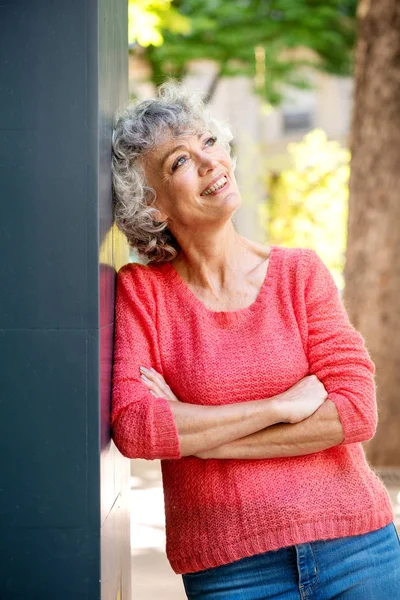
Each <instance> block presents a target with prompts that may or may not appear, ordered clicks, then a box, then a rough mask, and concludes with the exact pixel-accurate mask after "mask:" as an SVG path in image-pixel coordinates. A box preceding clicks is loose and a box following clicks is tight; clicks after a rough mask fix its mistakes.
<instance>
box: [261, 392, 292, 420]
mask: <svg viewBox="0 0 400 600" xmlns="http://www.w3.org/2000/svg"><path fill="white" fill-rule="evenodd" d="M266 402H268V403H269V404H270V408H271V414H272V417H273V419H274V424H277V423H290V414H289V408H290V403H289V402H287V401H286V402H285V401H284V399H283V394H277V395H276V396H273V397H272V398H268V399H267V400H266Z"/></svg>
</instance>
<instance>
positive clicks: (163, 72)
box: [130, 0, 357, 104]
mask: <svg viewBox="0 0 400 600" xmlns="http://www.w3.org/2000/svg"><path fill="white" fill-rule="evenodd" d="M145 1H146V0H130V6H132V5H135V4H138V3H140V4H143V3H144V2H145ZM147 2H150V0H147ZM154 3H157V2H155V0H154ZM158 3H162V0H158ZM166 3H168V1H167V0H165V2H164V3H163V4H164V5H165V4H166ZM356 3H357V2H356V0H330V2H329V3H328V2H327V1H326V0H175V1H173V2H172V4H171V8H170V9H169V10H170V11H171V10H172V11H174V12H173V13H171V14H172V17H171V18H172V21H173V20H174V18H175V17H176V16H177V15H180V16H181V17H182V18H184V19H185V21H184V23H185V27H186V29H184V30H183V29H182V30H181V31H177V30H176V28H175V29H174V28H173V27H171V26H170V24H168V23H167V22H165V23H164V24H163V23H162V22H161V21H159V33H160V35H162V37H163V44H162V45H161V44H159V43H156V44H153V45H149V47H148V51H147V53H148V58H149V60H150V61H151V63H152V66H153V74H154V82H155V83H156V84H157V85H158V84H160V83H162V81H164V80H165V79H166V78H168V77H170V76H174V77H177V78H180V77H182V76H183V75H184V74H185V72H186V67H187V64H188V62H189V61H190V60H193V59H198V58H204V59H212V60H214V61H216V62H217V63H218V65H219V69H220V71H219V74H220V75H221V76H222V75H232V74H236V73H242V74H246V75H249V76H254V75H255V71H256V61H255V55H254V52H255V47H261V48H263V49H264V51H265V65H264V73H265V75H264V77H263V81H262V83H261V85H258V86H257V92H258V93H259V94H261V95H262V96H263V97H264V98H265V99H266V100H267V101H268V102H269V103H270V104H278V103H279V102H280V101H281V99H282V96H281V89H282V84H287V83H289V84H291V85H303V86H304V85H306V80H305V78H304V77H303V78H301V79H300V80H299V77H300V75H299V73H301V71H299V68H301V67H302V66H305V65H312V66H315V67H316V68H318V69H321V70H324V71H326V72H329V73H335V74H338V75H347V74H349V73H350V72H351V63H352V49H353V46H354V43H355V12H356ZM152 10H153V9H152ZM157 10H158V9H157ZM153 12H154V10H153ZM161 12H162V11H161ZM158 13H160V11H159V10H158ZM164 13H165V11H164ZM174 15H175V16H174ZM189 23H190V27H189V26H188V24H189ZM178 29H179V28H178ZM297 48H308V49H310V50H312V51H313V53H312V54H313V55H315V58H310V59H309V60H304V59H301V58H298V57H296V56H295V55H294V53H293V52H292V53H290V54H288V50H294V49H297ZM310 54H311V53H310Z"/></svg>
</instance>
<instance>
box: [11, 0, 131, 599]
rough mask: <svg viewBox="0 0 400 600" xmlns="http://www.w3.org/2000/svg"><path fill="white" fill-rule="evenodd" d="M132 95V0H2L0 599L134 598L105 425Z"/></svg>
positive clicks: (114, 456) (124, 518)
mask: <svg viewBox="0 0 400 600" xmlns="http://www.w3.org/2000/svg"><path fill="white" fill-rule="evenodd" d="M126 99H127V3H126V0H123V1H122V0H69V1H68V2H62V3H60V2H54V1H52V0H33V1H32V0H3V2H1V5H0V201H1V207H2V219H1V224H0V253H1V257H2V260H1V267H0V268H1V277H0V361H1V362H0V364H1V367H0V368H1V384H0V399H1V404H0V456H1V481H0V598H1V599H2V600H19V599H21V600H22V599H24V600H31V599H32V600H33V599H34V600H36V599H37V600H39V599H40V600H46V599H47V598H49V599H52V600H53V599H55V598H56V599H57V600H81V599H82V600H83V599H85V600H97V599H100V598H102V600H115V599H116V598H117V594H118V592H120V597H121V600H128V599H129V598H130V582H129V564H130V563H129V537H128V536H129V516H128V510H127V497H128V493H127V484H128V470H129V464H128V461H126V460H124V459H121V457H120V456H119V455H118V452H117V451H116V449H115V447H114V446H113V445H112V443H110V439H109V433H110V432H109V426H108V418H109V398H110V378H111V360H112V337H113V310H114V305H113V301H114V282H115V267H116V266H117V267H119V266H120V264H121V263H123V262H127V261H128V253H127V249H126V246H124V245H123V241H122V240H121V238H120V237H118V236H116V235H115V231H114V229H113V228H112V214H111V196H110V167H109V164H110V134H111V128H112V117H113V113H114V111H115V109H116V108H117V107H118V106H120V105H121V104H124V103H125V102H126ZM117 240H118V241H117ZM121 244H122V245H121ZM117 256H118V260H117V258H116V257H117ZM117 263H119V264H117ZM100 580H101V581H100Z"/></svg>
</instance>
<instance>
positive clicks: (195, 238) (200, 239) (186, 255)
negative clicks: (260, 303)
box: [173, 221, 254, 291]
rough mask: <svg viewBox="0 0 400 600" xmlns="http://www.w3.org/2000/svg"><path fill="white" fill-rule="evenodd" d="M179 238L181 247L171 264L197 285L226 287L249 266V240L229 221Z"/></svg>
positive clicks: (218, 288) (217, 288) (212, 287)
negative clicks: (218, 226) (222, 226)
mask: <svg viewBox="0 0 400 600" xmlns="http://www.w3.org/2000/svg"><path fill="white" fill-rule="evenodd" d="M178 242H179V243H180V246H181V250H180V252H179V254H178V256H177V257H176V258H175V259H174V260H173V265H174V267H175V269H176V270H177V271H178V272H179V273H180V274H181V275H182V277H183V278H184V279H185V280H186V281H188V282H192V283H194V284H195V285H196V286H198V287H201V288H205V289H206V288H209V289H211V290H215V291H218V290H221V289H223V288H226V287H229V284H230V283H231V282H232V281H233V280H235V279H237V277H238V276H240V274H241V273H242V272H243V271H244V270H246V268H247V267H248V265H246V263H249V258H250V256H249V252H250V245H251V242H249V241H248V240H246V239H245V238H243V237H242V236H240V235H239V234H238V233H237V232H236V231H235V229H234V227H233V223H232V221H229V222H228V223H227V225H226V227H224V228H223V229H219V230H218V231H207V232H204V231H202V232H201V233H199V234H198V235H196V234H191V235H190V237H189V236H187V239H186V240H178ZM182 242H183V243H182ZM252 254H253V253H252ZM253 261H254V254H253Z"/></svg>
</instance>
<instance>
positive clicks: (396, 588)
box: [182, 523, 400, 600]
mask: <svg viewBox="0 0 400 600" xmlns="http://www.w3.org/2000/svg"><path fill="white" fill-rule="evenodd" d="M182 579H183V584H184V587H185V591H186V595H187V597H188V598H189V600H267V599H268V600H269V599H270V600H274V599H278V598H279V600H304V599H307V600H339V599H340V600H400V541H399V536H398V534H397V532H396V528H395V526H394V523H389V525H386V526H385V527H382V528H381V529H377V530H376V531H371V532H369V533H365V534H363V535H355V536H349V537H342V538H336V539H333V540H318V541H315V542H309V543H306V544H296V545H295V546H287V547H285V548H280V549H279V550H273V551H270V552H264V553H262V554H256V555H255V556H250V557H246V558H242V559H240V560H237V561H234V562H231V563H229V564H227V565H221V566H219V567H213V568H210V569H205V570H203V571H198V572H196V573H186V574H184V575H182Z"/></svg>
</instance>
